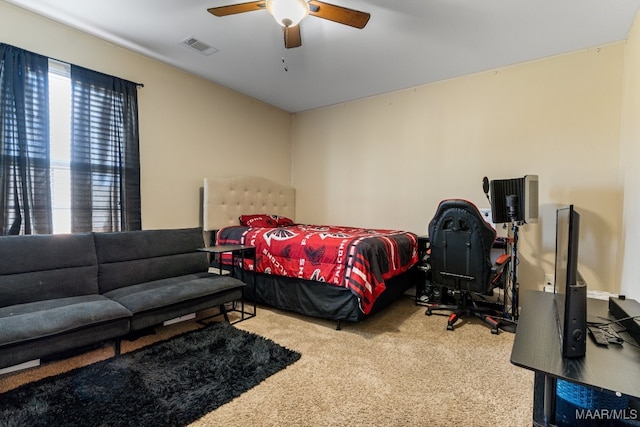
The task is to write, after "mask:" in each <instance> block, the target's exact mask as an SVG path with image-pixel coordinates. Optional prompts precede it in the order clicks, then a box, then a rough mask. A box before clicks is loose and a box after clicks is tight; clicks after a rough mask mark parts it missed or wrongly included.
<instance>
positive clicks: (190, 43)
mask: <svg viewBox="0 0 640 427" xmlns="http://www.w3.org/2000/svg"><path fill="white" fill-rule="evenodd" d="M181 44H183V45H185V46H187V47H190V48H191V49H194V50H197V51H198V52H200V53H201V54H203V55H213V54H214V53H216V52H218V50H219V49H216V48H215V47H213V46H209V45H208V44H206V43H204V42H201V41H200V40H198V39H197V38H195V37H187V38H186V39H184V40H183V41H182V42H181Z"/></svg>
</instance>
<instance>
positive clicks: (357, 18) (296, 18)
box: [207, 0, 371, 49]
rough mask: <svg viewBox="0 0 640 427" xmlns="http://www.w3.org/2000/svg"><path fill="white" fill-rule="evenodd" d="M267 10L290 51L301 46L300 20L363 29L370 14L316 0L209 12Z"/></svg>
mask: <svg viewBox="0 0 640 427" xmlns="http://www.w3.org/2000/svg"><path fill="white" fill-rule="evenodd" d="M265 9H266V10H267V11H268V12H269V13H270V14H271V15H272V16H273V17H274V18H275V20H276V21H277V22H278V24H280V25H282V28H283V32H284V47H285V48H287V49H291V48H294V47H298V46H302V38H301V37H300V25H299V24H300V21H301V20H302V19H303V18H304V17H306V16H307V15H312V16H317V17H318V18H323V19H328V20H329V21H333V22H337V23H339V24H344V25H349V26H350V27H354V28H358V29H362V28H364V26H365V25H367V22H369V18H370V17H371V15H370V14H368V13H366V12H360V11H358V10H354V9H348V8H346V7H342V6H336V5H334V4H329V3H324V2H321V1H317V0H259V1H250V2H247V3H237V4H232V5H228V6H219V7H212V8H209V9H207V11H208V12H209V13H211V14H213V15H215V16H227V15H234V14H236V13H244V12H252V11H254V10H265Z"/></svg>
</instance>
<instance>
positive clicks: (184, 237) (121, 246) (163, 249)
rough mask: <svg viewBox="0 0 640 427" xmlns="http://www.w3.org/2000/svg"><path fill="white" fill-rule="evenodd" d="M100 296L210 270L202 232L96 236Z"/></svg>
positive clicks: (192, 229)
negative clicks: (129, 287) (201, 250)
mask: <svg viewBox="0 0 640 427" xmlns="http://www.w3.org/2000/svg"><path fill="white" fill-rule="evenodd" d="M95 242H96V253H97V258H98V264H99V272H98V284H99V288H100V293H107V292H110V291H113V290H114V289H118V288H122V287H128V286H131V285H137V284H140V283H146V282H152V281H155V280H161V279H165V278H171V277H177V276H183V275H186V274H192V273H202V272H206V271H208V269H209V261H208V258H207V255H206V254H205V253H203V252H198V251H197V249H198V248H201V247H203V246H204V240H203V236H202V229H200V228H186V229H177V230H144V231H126V232H117V233H96V234H95Z"/></svg>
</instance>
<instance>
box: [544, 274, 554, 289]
mask: <svg viewBox="0 0 640 427" xmlns="http://www.w3.org/2000/svg"><path fill="white" fill-rule="evenodd" d="M554 282H555V277H554V275H553V274H545V275H544V285H545V286H551V287H553V284H554Z"/></svg>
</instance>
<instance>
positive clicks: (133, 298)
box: [0, 228, 244, 369]
mask: <svg viewBox="0 0 640 427" xmlns="http://www.w3.org/2000/svg"><path fill="white" fill-rule="evenodd" d="M202 246H204V244H203V236H202V229H200V228H189V229H177V230H144V231H128V232H117V233H80V234H66V235H32V236H3V237H0V369H1V368H5V367H8V366H13V365H18V364H21V363H23V362H27V361H30V360H34V359H40V358H44V357H47V356H51V355H55V354H58V353H61V352H65V351H68V350H72V349H76V348H81V347H85V346H88V345H91V344H95V343H99V342H103V341H110V340H113V341H114V342H115V349H116V353H119V351H120V340H121V339H122V338H123V337H125V336H127V335H129V334H131V333H136V332H139V331H142V330H145V329H148V328H150V327H153V326H155V325H159V324H162V323H163V322H165V321H166V320H170V319H174V318H177V317H180V316H184V315H186V314H190V313H194V312H197V311H200V310H203V309H207V308H212V307H220V308H221V311H222V312H224V304H225V303H228V302H232V301H237V300H239V299H240V298H241V297H242V291H243V287H244V283H243V282H241V281H240V280H237V279H235V278H232V277H229V276H218V275H215V274H211V273H209V272H208V269H209V262H208V258H207V254H206V253H203V252H198V251H197V249H198V248H200V247H202Z"/></svg>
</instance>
